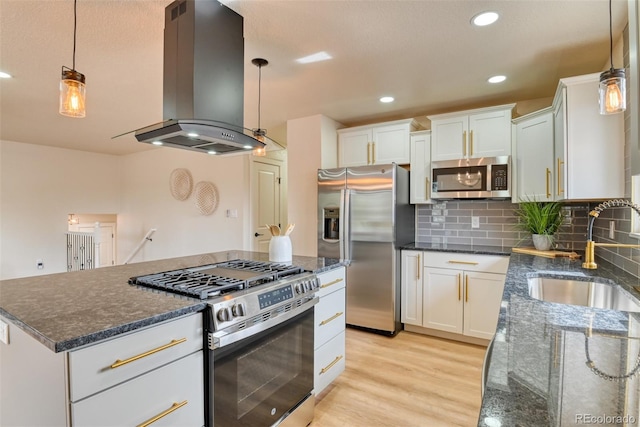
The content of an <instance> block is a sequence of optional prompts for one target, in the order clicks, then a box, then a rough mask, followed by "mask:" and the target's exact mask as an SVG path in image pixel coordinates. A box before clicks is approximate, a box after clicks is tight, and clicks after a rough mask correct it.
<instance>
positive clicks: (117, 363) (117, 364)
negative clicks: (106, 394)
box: [111, 338, 187, 369]
mask: <svg viewBox="0 0 640 427" xmlns="http://www.w3.org/2000/svg"><path fill="white" fill-rule="evenodd" d="M186 340H187V339H186V338H180V339H179V340H171V342H170V343H169V344H165V345H162V346H160V347H158V348H154V349H153V350H149V351H146V352H144V353H141V354H139V355H137V356H133V357H130V358H128V359H125V360H120V359H118V360H116V361H115V362H113V365H111V369H115V368H118V367H120V366H122V365H126V364H127V363H131V362H135V361H136V360H138V359H142V358H143V357H147V356H150V355H152V354H154V353H157V352H159V351H162V350H166V349H168V348H169V347H173V346H176V345H178V344H182V343H183V342H185V341H186Z"/></svg>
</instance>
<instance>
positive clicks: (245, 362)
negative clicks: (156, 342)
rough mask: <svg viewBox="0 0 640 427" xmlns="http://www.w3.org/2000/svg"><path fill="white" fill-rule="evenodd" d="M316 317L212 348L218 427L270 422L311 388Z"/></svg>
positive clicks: (309, 311)
mask: <svg viewBox="0 0 640 427" xmlns="http://www.w3.org/2000/svg"><path fill="white" fill-rule="evenodd" d="M313 316H314V309H313V307H311V308H310V309H307V310H305V311H303V312H302V313H301V314H298V315H297V316H295V317H293V318H291V319H289V320H287V321H285V322H283V323H280V324H278V325H276V326H273V327H271V328H269V329H267V330H265V331H263V332H260V333H257V334H255V335H252V336H250V337H248V338H244V339H243V340H241V341H238V342H235V343H233V344H229V345H227V346H224V347H221V348H217V349H215V350H213V358H214V363H213V402H214V404H213V420H214V425H215V426H224V427H235V426H246V427H262V426H265V427H266V426H271V425H273V424H274V423H275V422H277V421H278V420H279V419H280V418H281V417H282V416H283V415H285V414H286V413H287V412H289V411H290V410H291V409H292V408H294V407H295V406H296V405H297V404H298V403H300V402H301V401H302V400H304V399H305V398H307V397H308V396H309V395H310V393H312V392H313V339H314V338H313V334H314V325H313Z"/></svg>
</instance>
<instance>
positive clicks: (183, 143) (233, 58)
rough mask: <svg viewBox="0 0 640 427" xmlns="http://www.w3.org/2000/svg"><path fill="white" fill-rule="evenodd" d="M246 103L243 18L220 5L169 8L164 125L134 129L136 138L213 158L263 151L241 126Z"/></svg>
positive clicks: (209, 1)
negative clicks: (211, 155)
mask: <svg viewBox="0 0 640 427" xmlns="http://www.w3.org/2000/svg"><path fill="white" fill-rule="evenodd" d="M243 104H244V36H243V18H242V16H240V15H238V14H237V13H236V12H234V11H233V10H231V9H229V8H228V7H226V6H225V5H223V4H221V3H219V2H218V1H216V0H200V1H195V0H176V1H174V2H173V3H171V4H170V5H169V6H167V7H166V9H165V26H164V75H163V118H164V121H162V122H160V123H156V124H153V125H150V126H147V127H145V128H141V129H138V130H136V131H135V137H136V139H137V140H138V141H140V142H145V143H150V144H154V145H164V146H169V147H176V148H183V149H188V150H193V151H199V152H204V153H209V154H229V153H238V152H249V151H251V150H253V149H256V148H264V147H265V146H266V145H267V144H265V143H264V142H261V141H260V140H258V139H256V138H255V137H254V132H253V131H252V130H251V129H246V128H244V126H243V115H244V105H243ZM268 142H269V146H272V144H274V143H275V142H274V141H268ZM275 144H277V143H275ZM278 145H279V144H278ZM276 147H277V145H276ZM280 148H282V147H280Z"/></svg>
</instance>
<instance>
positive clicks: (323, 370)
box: [320, 355, 342, 375]
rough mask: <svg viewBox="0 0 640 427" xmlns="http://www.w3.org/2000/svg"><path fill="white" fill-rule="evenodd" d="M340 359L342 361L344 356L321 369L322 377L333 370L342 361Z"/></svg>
mask: <svg viewBox="0 0 640 427" xmlns="http://www.w3.org/2000/svg"><path fill="white" fill-rule="evenodd" d="M340 359H342V355H340V356H338V357H336V358H335V359H333V362H331V363H329V364H328V365H327V366H325V367H324V368H322V369H320V375H322V374H325V373H327V372H328V371H329V369H331V368H333V366H334V365H335V364H336V363H338V362H339V361H340Z"/></svg>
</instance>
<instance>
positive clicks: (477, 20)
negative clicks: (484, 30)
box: [471, 12, 499, 27]
mask: <svg viewBox="0 0 640 427" xmlns="http://www.w3.org/2000/svg"><path fill="white" fill-rule="evenodd" d="M498 17H499V15H498V14H497V13H496V12H482V13H479V14H477V15H476V16H474V17H473V18H471V23H472V24H473V25H476V26H478V27H484V26H485V25H491V24H493V23H494V22H496V21H497V20H498Z"/></svg>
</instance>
